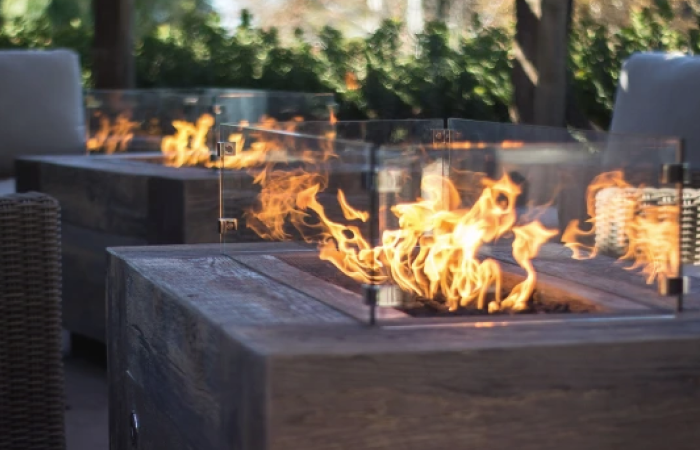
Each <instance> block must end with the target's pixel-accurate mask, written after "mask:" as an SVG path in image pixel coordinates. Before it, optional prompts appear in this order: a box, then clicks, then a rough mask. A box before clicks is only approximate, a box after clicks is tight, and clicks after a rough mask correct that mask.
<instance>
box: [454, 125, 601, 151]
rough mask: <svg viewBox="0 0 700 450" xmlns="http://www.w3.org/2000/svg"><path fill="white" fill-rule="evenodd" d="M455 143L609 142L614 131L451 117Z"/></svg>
mask: <svg viewBox="0 0 700 450" xmlns="http://www.w3.org/2000/svg"><path fill="white" fill-rule="evenodd" d="M447 128H448V129H449V130H450V135H451V141H452V142H453V143H457V142H459V143H462V144H465V143H471V144H475V145H478V144H479V143H503V144H504V145H506V146H507V145H508V144H517V143H535V144H538V143H542V142H557V143H566V142H572V143H573V142H605V141H607V140H608V139H609V137H610V134H609V133H606V132H603V131H594V130H575V129H570V128H560V127H545V126H535V125H521V124H513V123H501V122H482V121H478V120H465V119H448V120H447Z"/></svg>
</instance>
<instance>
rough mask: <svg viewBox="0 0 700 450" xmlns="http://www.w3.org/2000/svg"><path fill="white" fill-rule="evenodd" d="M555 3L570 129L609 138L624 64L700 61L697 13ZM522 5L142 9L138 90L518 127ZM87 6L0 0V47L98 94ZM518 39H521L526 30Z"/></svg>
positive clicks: (259, 4) (495, 1) (458, 1)
mask: <svg viewBox="0 0 700 450" xmlns="http://www.w3.org/2000/svg"><path fill="white" fill-rule="evenodd" d="M110 1H111V0H110ZM561 2H562V3H566V2H569V3H570V11H569V13H568V17H569V18H568V20H569V24H568V29H567V34H568V36H567V37H564V38H562V39H566V40H567V42H568V54H567V55H566V67H567V74H568V91H567V96H568V98H569V100H570V101H569V102H568V104H567V108H568V109H567V117H572V118H574V119H572V120H568V119H567V122H569V123H571V124H573V125H575V126H579V127H583V128H590V127H596V128H602V129H605V128H607V126H608V124H609V122H610V113H611V108H612V105H613V101H614V92H615V87H616V84H617V74H618V73H619V69H620V65H621V62H622V61H623V60H624V58H626V57H627V56H628V55H630V54H631V53H633V52H635V51H641V50H665V51H669V50H677V51H681V52H685V53H695V52H697V51H698V50H699V49H700V2H699V1H698V0H693V1H688V0H573V1H572V0H561ZM527 3H528V0H343V1H342V2H341V1H331V0H179V1H177V0H137V1H134V2H133V20H132V27H131V29H132V37H131V39H132V44H133V52H134V62H133V66H134V67H133V72H134V85H135V87H139V88H152V87H170V88H185V87H240V88H256V89H275V90H289V91H315V92H333V93H336V94H337V96H338V99H339V101H340V110H339V112H340V117H341V118H343V119H363V118H407V117H448V116H454V117H462V118H472V119H481V120H495V121H510V120H519V119H521V120H522V119H523V117H522V114H520V115H519V114H518V111H517V108H516V107H514V106H517V105H514V100H513V98H514V92H513V91H514V87H513V86H514V79H513V67H514V61H515V59H516V58H515V56H514V55H515V54H516V52H515V51H514V50H515V49H516V46H515V45H514V42H516V40H514V36H515V34H516V29H517V22H518V18H519V16H518V8H521V7H523V5H525V4H527ZM91 7H92V2H91V0H0V12H1V15H0V48H28V47H29V48H51V47H69V48H73V49H75V50H76V51H77V52H78V53H79V54H80V56H81V60H82V71H83V80H84V84H85V87H93V86H94V85H95V76H94V70H93V69H94V67H93V64H94V58H93V57H92V55H93V53H92V52H93V44H92V42H93V41H92V39H93V36H94V33H95V27H94V26H93V24H94V17H96V16H95V15H94V14H93V13H92V8H91ZM521 20H523V19H522V17H521ZM98 28H99V27H98ZM519 32H520V33H525V35H527V24H526V23H522V24H521V28H520V31H519ZM515 83H516V84H517V81H516V82H515ZM571 109H574V111H573V112H572V111H569V110H571ZM570 112H572V113H571V114H569V113H570ZM524 121H527V120H524Z"/></svg>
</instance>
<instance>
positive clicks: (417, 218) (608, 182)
mask: <svg viewBox="0 0 700 450" xmlns="http://www.w3.org/2000/svg"><path fill="white" fill-rule="evenodd" d="M234 137H235V138H236V139H237V141H236V145H242V144H244V140H243V138H242V136H241V135H236V136H234ZM330 138H331V139H330V142H332V138H333V135H332V134H331V135H330ZM506 142H508V141H506ZM286 144H287V142H285V138H284V137H279V136H278V137H277V138H276V139H270V138H268V139H267V140H260V141H257V142H254V143H249V145H248V147H249V149H247V150H246V151H242V152H237V153H236V154H235V155H234V156H233V157H232V158H228V161H227V162H226V164H225V166H226V167H231V168H237V169H248V170H249V171H250V173H251V174H253V176H254V182H255V183H257V184H259V185H260V187H261V193H260V195H259V197H258V202H257V205H256V206H255V207H253V208H250V209H248V210H247V211H246V212H245V217H246V224H247V226H248V227H249V228H251V229H252V230H253V231H255V232H256V233H257V234H258V235H259V236H261V237H263V238H265V239H269V240H288V239H291V238H292V234H291V233H292V232H293V230H296V232H297V233H298V234H299V235H301V237H302V238H303V239H304V240H305V241H306V242H309V243H315V244H316V245H317V246H318V248H319V257H320V258H321V259H322V260H325V261H329V262H330V263H332V264H333V265H334V266H335V267H337V268H338V269H339V270H340V271H341V272H342V273H344V274H345V275H347V276H349V277H351V278H353V279H354V280H356V281H358V282H360V283H366V284H389V283H391V284H395V285H398V286H399V287H400V288H401V289H402V290H403V291H404V292H406V293H409V294H412V295H414V296H416V297H418V298H424V299H427V300H438V301H439V302H442V303H444V304H445V306H446V308H447V309H449V310H452V311H454V310H456V309H458V308H478V309H481V310H486V311H488V312H489V313H496V312H517V311H522V310H526V309H528V307H529V303H530V299H531V298H532V294H533V292H534V289H535V287H536V284H537V273H536V270H535V268H534V265H533V260H534V259H535V258H536V257H537V255H538V253H539V251H540V250H541V248H542V246H543V245H544V244H545V243H547V242H548V241H550V240H551V239H552V238H554V237H555V236H556V235H557V234H558V232H557V231H556V230H553V229H549V228H547V227H545V226H544V225H543V224H542V223H541V222H540V221H539V220H538V217H537V216H538V215H537V214H530V215H528V214H525V215H520V217H518V215H517V214H516V199H517V198H518V196H519V195H520V193H521V188H520V186H519V184H518V183H516V182H514V181H513V180H512V179H511V178H510V177H509V176H508V175H503V176H502V177H501V178H500V179H497V180H493V179H489V178H487V177H486V176H484V174H481V175H482V176H480V177H475V179H478V180H480V181H479V183H480V184H481V190H480V192H476V193H475V194H476V195H474V196H471V200H469V202H468V204H465V200H464V199H463V197H464V196H463V195H462V193H461V191H462V190H463V189H462V190H460V189H458V186H456V185H455V184H454V183H453V181H452V180H451V179H450V178H448V177H445V176H443V175H442V174H440V173H428V172H426V171H424V172H423V176H422V180H421V197H420V198H418V199H417V200H415V201H409V202H398V203H397V204H395V205H394V206H392V207H391V209H390V211H389V212H387V214H391V215H392V216H393V217H394V222H395V223H396V224H397V225H396V226H393V227H385V228H386V229H384V231H383V232H382V233H381V236H379V237H378V238H377V240H376V241H370V240H369V239H368V237H367V236H365V235H363V226H362V224H363V223H366V222H367V221H368V220H369V218H370V215H369V213H368V212H367V211H362V210H359V209H356V208H354V207H353V206H351V205H350V203H349V201H348V197H347V196H346V194H345V192H344V191H343V190H342V189H338V190H337V193H336V200H335V201H337V205H338V206H339V210H340V212H341V213H342V216H343V218H344V220H343V221H338V220H334V219H332V218H331V217H330V216H329V213H328V212H327V210H326V208H327V207H328V204H327V202H326V201H325V200H324V199H326V198H327V197H328V196H327V195H325V196H324V191H325V189H326V188H327V187H328V178H329V174H328V168H327V167H326V166H325V165H324V163H325V162H327V161H329V160H330V159H331V158H334V157H336V156H337V155H335V154H334V153H333V146H332V143H327V144H326V145H327V146H326V147H324V148H322V149H321V150H322V151H320V152H319V151H298V152H294V153H292V152H290V151H288V148H291V146H287V145H286ZM503 145H511V146H512V147H510V148H517V147H518V146H520V145H522V143H516V142H512V143H504V144H503ZM458 148H469V147H467V146H466V143H460V146H458ZM476 148H478V145H477V147H476ZM290 162H294V163H299V164H296V165H295V166H294V168H293V169H291V170H289V169H287V170H282V169H279V168H278V166H277V165H278V164H280V163H281V164H288V163H290ZM610 188H614V189H632V190H633V191H634V192H639V193H641V189H642V188H633V187H632V186H631V185H630V184H629V183H627V182H626V181H625V180H624V177H623V174H622V172H608V173H603V174H601V175H599V176H598V177H597V178H595V179H594V180H593V182H592V183H591V184H590V185H589V186H588V189H587V191H586V200H587V209H588V214H589V216H590V219H589V220H588V222H589V223H594V222H595V214H596V211H595V208H596V197H597V196H598V195H599V194H600V193H601V192H602V191H603V190H605V189H610ZM322 197H323V198H322ZM640 200H641V194H639V195H636V196H632V197H631V198H627V197H626V198H625V200H624V201H627V202H632V205H636V206H638V209H639V210H640V213H638V214H634V215H631V216H630V217H628V218H627V219H626V220H625V226H624V232H625V235H626V237H627V239H628V241H629V244H628V246H627V247H626V252H625V254H624V255H623V256H622V257H621V259H622V260H632V261H633V264H632V265H631V266H630V267H629V269H630V270H635V269H640V270H641V272H642V273H643V274H644V276H645V278H646V280H647V282H648V283H651V282H653V280H654V279H657V278H661V277H665V276H669V274H671V273H673V272H674V271H676V270H677V269H678V261H679V255H678V246H677V245H675V243H676V242H677V239H678V219H677V218H678V208H677V206H674V205H651V206H649V205H641V203H640ZM578 225H579V223H578V221H572V222H571V223H570V224H569V225H568V226H567V227H566V230H565V232H564V233H563V235H562V238H561V240H562V242H563V243H564V245H565V246H566V247H567V248H569V249H570V250H571V251H572V257H573V258H574V259H589V258H593V257H595V256H596V254H597V253H598V249H597V248H596V247H595V246H590V245H585V244H583V243H581V242H580V238H582V237H586V236H590V235H592V234H593V233H594V232H595V229H592V230H589V231H584V230H581V229H580V228H579V227H578ZM497 240H500V241H505V242H509V243H510V245H511V248H512V254H513V258H514V260H515V261H516V262H517V264H518V265H519V266H520V267H521V268H522V269H523V270H524V272H525V275H526V276H525V279H524V280H523V281H522V282H520V283H519V284H517V285H516V286H515V287H513V289H512V290H511V291H510V292H509V293H507V294H506V295H505V296H503V295H502V287H503V285H504V283H503V280H502V268H501V265H500V264H499V262H498V261H497V260H495V259H493V258H489V257H484V256H483V254H484V252H483V251H482V250H484V248H483V247H484V245H488V244H490V243H494V242H495V241H497ZM503 297H504V298H503Z"/></svg>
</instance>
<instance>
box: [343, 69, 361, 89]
mask: <svg viewBox="0 0 700 450" xmlns="http://www.w3.org/2000/svg"><path fill="white" fill-rule="evenodd" d="M345 88H346V89H347V90H348V91H356V90H358V89H359V88H360V84H359V83H358V82H357V76H355V74H354V73H352V72H345Z"/></svg>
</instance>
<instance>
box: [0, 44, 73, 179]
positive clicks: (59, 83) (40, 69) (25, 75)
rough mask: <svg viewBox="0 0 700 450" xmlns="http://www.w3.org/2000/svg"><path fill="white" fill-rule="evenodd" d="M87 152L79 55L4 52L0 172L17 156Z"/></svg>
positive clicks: (0, 71)
mask: <svg viewBox="0 0 700 450" xmlns="http://www.w3.org/2000/svg"><path fill="white" fill-rule="evenodd" d="M84 152H85V120H84V112H83V94H82V85H81V76H80V63H79V58H78V55H77V54H76V53H75V52H73V51H70V50H51V51H41V50H36V51H34V50H30V51H25V50H7V51H0V176H3V175H9V174H11V173H12V172H13V165H14V159H15V157H16V156H20V155H22V156H24V155H39V154H71V153H74V154H77V153H84Z"/></svg>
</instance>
